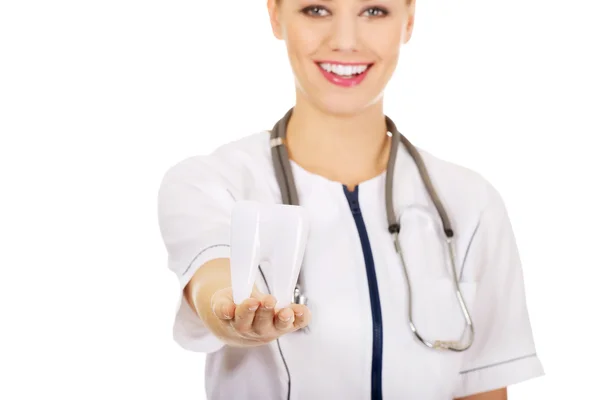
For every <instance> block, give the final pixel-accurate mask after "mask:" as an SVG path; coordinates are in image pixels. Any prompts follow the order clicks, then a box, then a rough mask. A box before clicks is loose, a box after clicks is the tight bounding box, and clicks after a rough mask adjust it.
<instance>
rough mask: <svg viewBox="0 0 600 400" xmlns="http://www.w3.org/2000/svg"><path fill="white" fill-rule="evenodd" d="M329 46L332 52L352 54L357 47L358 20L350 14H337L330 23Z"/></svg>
mask: <svg viewBox="0 0 600 400" xmlns="http://www.w3.org/2000/svg"><path fill="white" fill-rule="evenodd" d="M329 45H330V47H331V49H332V50H334V51H341V52H352V51H356V50H357V46H358V18H356V16H355V15H351V14H350V13H344V14H338V15H337V16H336V17H335V18H334V19H333V21H332V23H331V32H330V39H329Z"/></svg>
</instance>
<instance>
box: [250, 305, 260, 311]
mask: <svg viewBox="0 0 600 400" xmlns="http://www.w3.org/2000/svg"><path fill="white" fill-rule="evenodd" d="M257 309H258V306H250V307H248V310H250V311H256V310H257Z"/></svg>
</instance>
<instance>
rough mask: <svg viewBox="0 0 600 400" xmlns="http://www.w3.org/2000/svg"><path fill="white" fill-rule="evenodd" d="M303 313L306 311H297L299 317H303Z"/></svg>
mask: <svg viewBox="0 0 600 400" xmlns="http://www.w3.org/2000/svg"><path fill="white" fill-rule="evenodd" d="M303 315H304V313H303V312H302V311H300V312H297V313H296V316H298V317H301V316H303Z"/></svg>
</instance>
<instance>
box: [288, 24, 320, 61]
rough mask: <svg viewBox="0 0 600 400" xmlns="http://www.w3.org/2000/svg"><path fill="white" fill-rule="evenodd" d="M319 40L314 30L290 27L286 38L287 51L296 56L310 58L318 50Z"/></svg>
mask: <svg viewBox="0 0 600 400" xmlns="http://www.w3.org/2000/svg"><path fill="white" fill-rule="evenodd" d="M320 38H321V36H320V35H319V33H318V32H316V31H315V30H311V29H306V28H300V27H297V28H295V27H290V28H289V29H288V31H287V38H286V41H287V47H288V51H290V52H291V53H292V54H295V55H296V56H310V55H311V54H314V53H315V52H317V50H318V49H319V46H320V44H321V39H320Z"/></svg>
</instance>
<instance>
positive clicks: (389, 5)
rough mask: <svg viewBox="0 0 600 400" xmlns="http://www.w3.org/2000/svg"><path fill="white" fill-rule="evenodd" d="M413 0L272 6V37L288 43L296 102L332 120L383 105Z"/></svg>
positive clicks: (289, 0)
mask: <svg viewBox="0 0 600 400" xmlns="http://www.w3.org/2000/svg"><path fill="white" fill-rule="evenodd" d="M414 3H415V0H268V9H269V15H270V18H271V25H272V28H273V33H274V35H275V36H276V37H277V38H278V39H281V40H284V41H285V43H286V47H287V51H288V56H289V60H290V64H291V66H292V70H293V72H294V76H295V80H296V88H297V94H298V101H309V102H310V103H312V104H313V106H316V107H317V108H319V109H321V110H323V111H324V112H326V113H331V114H355V113H360V112H361V111H362V110H364V109H366V108H367V107H369V106H370V105H372V104H374V103H377V102H378V101H380V100H381V98H382V96H383V92H384V89H385V86H386V85H387V83H388V82H389V80H390V78H391V77H392V75H393V73H394V70H395V69H396V65H397V62H398V57H399V54H400V48H401V46H402V45H403V44H405V43H407V42H408V40H409V39H410V36H411V34H412V30H413V24H414V9H415V4H414Z"/></svg>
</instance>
